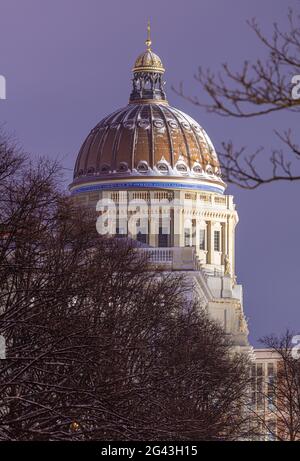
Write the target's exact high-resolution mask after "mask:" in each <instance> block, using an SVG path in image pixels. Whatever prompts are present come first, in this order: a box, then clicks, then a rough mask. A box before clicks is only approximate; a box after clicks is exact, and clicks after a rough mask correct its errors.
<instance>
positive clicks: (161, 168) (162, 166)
mask: <svg viewBox="0 0 300 461" xmlns="http://www.w3.org/2000/svg"><path fill="white" fill-rule="evenodd" d="M157 169H158V171H160V172H161V173H168V171H169V167H168V165H167V164H166V163H158V165H157Z"/></svg>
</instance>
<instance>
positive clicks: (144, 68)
mask: <svg viewBox="0 0 300 461" xmlns="http://www.w3.org/2000/svg"><path fill="white" fill-rule="evenodd" d="M145 44H146V47H147V49H146V51H144V52H143V53H142V54H140V55H139V57H138V58H137V59H136V61H135V63H134V67H133V69H132V71H133V72H157V73H159V74H163V73H164V72H165V69H164V66H163V63H162V61H161V59H160V57H159V56H157V54H155V53H153V51H152V50H151V45H152V41H151V36H150V22H149V21H148V26H147V40H146V41H145Z"/></svg>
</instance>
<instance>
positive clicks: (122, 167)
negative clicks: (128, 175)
mask: <svg viewBox="0 0 300 461" xmlns="http://www.w3.org/2000/svg"><path fill="white" fill-rule="evenodd" d="M119 171H120V172H121V173H122V172H123V173H124V172H126V171H128V164H127V163H126V162H121V163H120V165H119Z"/></svg>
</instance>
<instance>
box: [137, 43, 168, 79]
mask: <svg viewBox="0 0 300 461" xmlns="http://www.w3.org/2000/svg"><path fill="white" fill-rule="evenodd" d="M132 71H133V72H158V73H162V74H163V73H164V71H165V69H164V66H163V63H162V62H161V59H160V57H159V56H157V54H155V53H153V51H152V50H151V49H148V50H146V51H144V53H142V54H140V55H139V57H138V58H137V59H136V61H135V64H134V68H133V69H132Z"/></svg>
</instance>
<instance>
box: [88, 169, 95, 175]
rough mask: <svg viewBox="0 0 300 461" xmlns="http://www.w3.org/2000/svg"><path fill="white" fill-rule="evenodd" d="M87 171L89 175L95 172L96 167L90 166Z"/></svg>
mask: <svg viewBox="0 0 300 461" xmlns="http://www.w3.org/2000/svg"><path fill="white" fill-rule="evenodd" d="M87 173H88V174H89V175H93V174H95V168H94V167H91V168H89V169H88V172H87Z"/></svg>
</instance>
